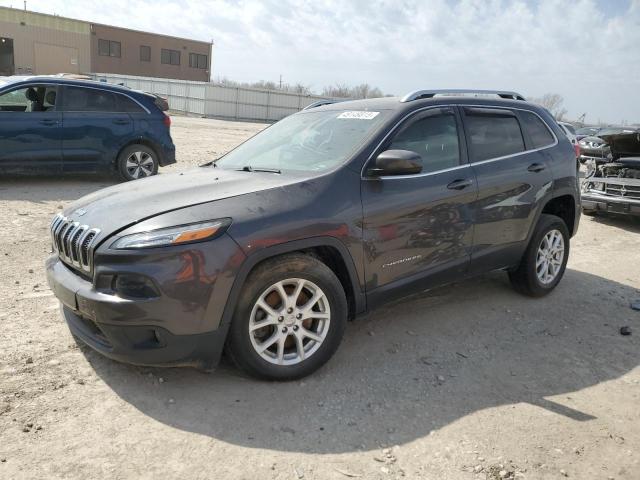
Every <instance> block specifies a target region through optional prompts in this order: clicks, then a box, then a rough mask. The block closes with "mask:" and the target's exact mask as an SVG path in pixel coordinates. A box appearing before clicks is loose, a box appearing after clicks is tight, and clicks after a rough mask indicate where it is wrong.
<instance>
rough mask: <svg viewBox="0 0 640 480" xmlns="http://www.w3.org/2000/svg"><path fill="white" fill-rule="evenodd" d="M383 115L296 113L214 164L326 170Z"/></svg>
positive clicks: (345, 156)
mask: <svg viewBox="0 0 640 480" xmlns="http://www.w3.org/2000/svg"><path fill="white" fill-rule="evenodd" d="M386 117H387V112H385V111H375V112H371V111H345V110H324V111H315V112H314V111H310V112H302V113H298V114H295V115H291V116H290V117H287V118H285V119H284V120H281V121H279V122H278V123H276V124H274V125H273V126H271V127H269V128H267V129H266V130H263V131H262V132H260V133H259V134H257V135H256V136H255V137H253V138H251V139H249V140H247V141H246V142H245V143H243V144H242V145H240V146H239V147H238V148H236V149H235V150H232V151H231V152H229V153H228V154H227V155H225V156H224V157H222V158H221V159H220V160H218V161H217V162H216V165H218V166H220V167H222V168H226V169H243V168H247V167H248V168H249V169H256V170H257V169H274V170H293V171H313V172H319V171H324V170H329V169H331V168H333V167H335V166H337V165H340V164H341V163H344V162H345V161H346V160H348V159H349V157H350V156H351V154H352V153H353V152H354V151H355V150H356V148H358V147H359V146H360V145H362V144H363V143H364V142H365V141H366V140H367V139H368V138H369V137H370V136H371V135H372V134H373V133H374V132H375V131H376V130H377V129H378V128H379V126H380V125H382V123H383V121H384V119H386Z"/></svg>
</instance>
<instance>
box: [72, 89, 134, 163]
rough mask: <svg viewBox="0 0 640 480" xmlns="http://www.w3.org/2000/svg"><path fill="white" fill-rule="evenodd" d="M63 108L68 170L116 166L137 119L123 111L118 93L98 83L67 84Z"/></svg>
mask: <svg viewBox="0 0 640 480" xmlns="http://www.w3.org/2000/svg"><path fill="white" fill-rule="evenodd" d="M62 108H63V125H64V136H63V140H62V152H63V169H64V171H65V172H74V173H82V172H94V171H105V170H108V169H110V168H112V166H113V164H114V161H115V159H116V156H117V155H118V152H119V151H120V148H121V147H122V146H123V145H124V144H125V142H126V141H127V140H128V139H129V138H131V136H132V134H133V121H132V120H131V117H130V116H129V114H128V113H127V112H124V111H121V110H122V108H121V106H120V102H118V101H117V96H116V94H115V93H114V92H111V91H108V90H103V89H100V88H96V87H84V86H65V87H64V89H63V100H62Z"/></svg>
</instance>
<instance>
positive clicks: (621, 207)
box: [607, 203, 629, 213]
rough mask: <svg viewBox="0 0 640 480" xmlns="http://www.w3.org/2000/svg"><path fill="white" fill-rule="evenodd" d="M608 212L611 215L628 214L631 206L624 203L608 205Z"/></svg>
mask: <svg viewBox="0 0 640 480" xmlns="http://www.w3.org/2000/svg"><path fill="white" fill-rule="evenodd" d="M607 211H609V212H611V213H628V212H629V205H625V204H624V203H607Z"/></svg>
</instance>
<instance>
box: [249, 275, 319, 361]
mask: <svg viewBox="0 0 640 480" xmlns="http://www.w3.org/2000/svg"><path fill="white" fill-rule="evenodd" d="M330 322H331V310H330V307H329V301H328V298H327V296H326V295H325V293H324V292H323V291H322V289H321V288H320V287H318V285H316V284H315V283H313V282H311V281H309V280H305V279H302V278H290V279H286V280H282V281H279V282H276V283H274V284H273V285H271V286H270V287H269V288H267V289H266V290H265V291H264V292H263V293H262V294H261V295H260V296H259V297H258V300H257V301H256V303H255V304H254V306H253V309H252V311H251V319H250V322H249V336H250V338H251V345H252V346H253V348H254V350H255V351H256V353H257V354H258V355H260V357H261V358H262V359H264V360H266V361H268V362H270V363H272V364H275V365H295V364H298V363H300V362H302V361H304V360H306V359H307V358H309V357H310V356H311V355H313V354H314V353H315V352H317V351H318V349H319V348H320V346H321V345H322V343H323V342H324V340H325V339H326V337H327V333H328V332H329V325H330Z"/></svg>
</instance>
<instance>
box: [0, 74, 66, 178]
mask: <svg viewBox="0 0 640 480" xmlns="http://www.w3.org/2000/svg"><path fill="white" fill-rule="evenodd" d="M56 103H57V87H56V86H55V85H29V86H20V87H17V88H14V89H12V90H8V91H5V92H3V93H1V94H0V169H1V170H2V172H3V173H56V172H60V171H61V169H62V126H61V125H62V121H61V120H62V119H61V113H60V112H59V111H58V109H57V106H56Z"/></svg>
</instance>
